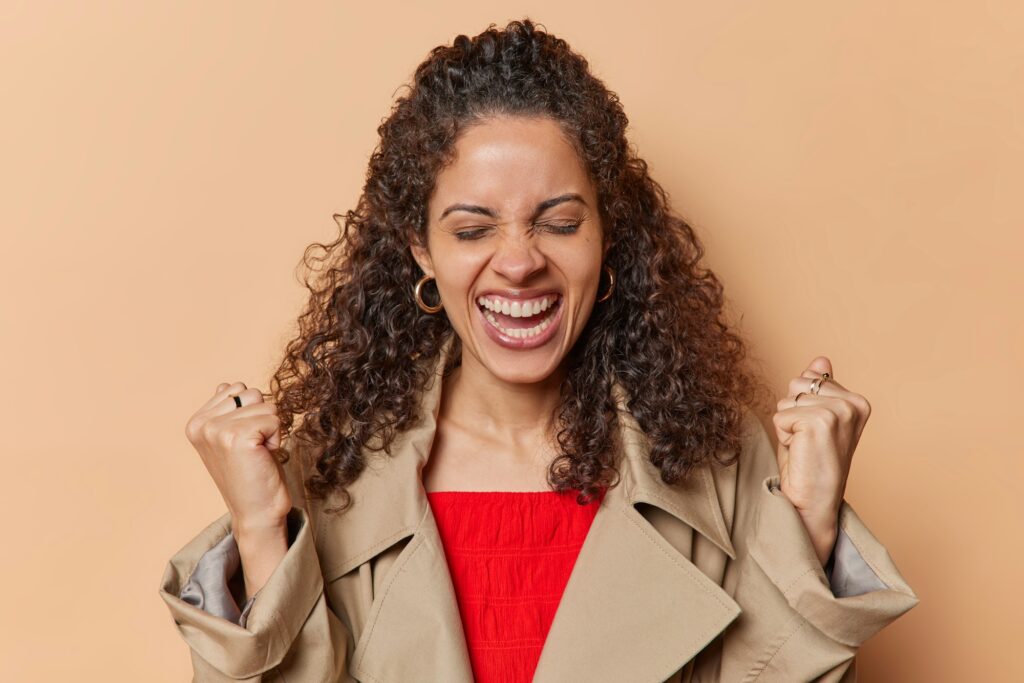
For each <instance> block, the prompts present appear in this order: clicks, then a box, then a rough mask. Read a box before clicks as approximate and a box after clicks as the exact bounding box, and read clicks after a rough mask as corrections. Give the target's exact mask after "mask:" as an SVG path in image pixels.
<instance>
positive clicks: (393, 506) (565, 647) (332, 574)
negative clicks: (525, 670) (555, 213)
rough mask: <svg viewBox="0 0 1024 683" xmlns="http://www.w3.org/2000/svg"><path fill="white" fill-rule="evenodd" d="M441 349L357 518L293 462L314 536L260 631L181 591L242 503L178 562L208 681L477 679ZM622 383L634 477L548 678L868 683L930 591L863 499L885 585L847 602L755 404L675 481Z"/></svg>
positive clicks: (190, 638) (278, 575) (847, 525)
mask: <svg viewBox="0 0 1024 683" xmlns="http://www.w3.org/2000/svg"><path fill="white" fill-rule="evenodd" d="M450 346H451V345H450V344H449V345H448V346H446V347H445V353H447V351H448V349H450ZM443 362H444V355H443V354H442V357H441V358H440V359H439V360H438V363H437V366H436V370H435V375H434V378H433V380H432V382H431V384H430V386H428V388H427V390H426V391H425V392H424V396H423V404H422V405H423V408H424V410H423V413H422V415H423V417H422V419H421V421H420V422H419V423H418V424H417V426H415V427H414V428H412V429H411V430H409V431H406V432H405V433H403V434H401V435H400V436H399V438H398V439H396V441H395V443H394V448H393V451H392V453H393V455H392V456H391V457H390V458H389V457H387V456H386V455H384V454H374V455H373V456H371V460H370V465H369V466H368V468H367V470H366V471H365V472H364V473H363V474H362V475H361V477H360V478H359V479H358V480H357V481H356V482H355V483H354V484H353V485H352V487H351V488H350V491H351V493H352V496H353V502H354V505H353V507H352V508H350V509H349V510H348V511H347V512H345V513H344V514H342V515H341V516H340V517H338V516H336V515H324V514H322V513H321V512H320V508H321V507H322V506H324V503H323V502H321V501H315V500H307V498H306V496H305V495H304V492H303V489H302V485H301V481H302V478H303V477H304V476H305V475H306V471H307V470H306V467H305V466H304V464H303V457H302V454H301V453H293V455H292V458H291V459H290V461H289V463H288V464H287V465H286V466H285V469H286V477H287V483H288V486H289V488H290V491H291V495H292V497H293V501H294V507H293V509H292V511H291V513H290V518H289V521H290V522H291V523H292V524H293V525H294V526H293V528H296V527H297V529H298V531H297V535H296V536H295V539H294V541H293V542H292V544H291V546H290V547H289V550H288V553H287V555H286V556H285V557H284V559H283V560H282V562H281V564H280V565H279V566H278V567H277V568H276V570H275V571H274V573H273V574H272V575H271V577H270V579H269V580H268V582H267V583H266V584H265V585H264V587H263V588H262V589H261V590H260V591H259V592H258V593H257V595H256V598H255V601H254V603H253V604H252V606H251V609H250V612H249V613H248V616H247V623H246V625H245V627H242V626H239V625H238V624H236V623H232V622H231V621H228V620H227V619H225V618H222V617H219V616H215V615H214V614H211V613H209V612H206V611H204V610H202V609H199V608H197V607H195V606H194V605H192V604H188V603H186V602H184V601H182V600H181V598H180V597H178V596H179V591H180V590H181V587H182V585H183V584H184V582H186V581H187V580H188V578H189V576H190V575H191V573H192V572H193V570H194V569H195V567H196V564H197V562H198V560H199V558H200V557H201V556H202V555H203V554H204V553H205V552H206V551H208V550H209V549H210V548H212V547H213V546H214V545H215V544H216V543H217V542H218V541H220V540H221V539H222V538H224V537H225V535H226V534H228V533H229V532H230V531H231V518H230V514H229V513H225V514H224V515H223V516H221V517H220V518H219V519H217V520H216V521H214V522H213V523H212V524H210V525H209V526H208V527H207V528H206V529H204V530H203V531H202V532H201V533H200V534H199V535H198V536H196V537H195V538H194V539H193V540H191V541H190V542H189V543H188V544H187V545H185V546H184V547H183V548H182V549H181V550H180V551H178V552H177V553H176V554H174V556H173V557H172V558H171V559H170V561H169V563H168V564H167V567H166V571H165V572H164V575H163V578H162V581H161V585H160V589H159V594H160V597H161V598H162V599H163V600H164V601H165V602H166V603H167V605H168V607H169V608H170V611H171V613H172V615H173V617H174V621H175V624H176V625H177V628H178V630H179V632H180V633H181V635H182V636H183V638H184V639H185V642H186V643H187V644H188V646H189V648H190V650H191V656H192V664H193V668H194V672H195V677H194V679H193V680H194V681H196V682H201V683H220V682H222V681H239V680H241V681H252V682H255V681H262V682H264V683H269V682H271V681H273V682H275V683H281V682H285V681H287V682H288V683H328V682H330V683H335V682H340V681H366V682H370V683H410V682H417V683H418V682H421V681H423V682H428V683H434V682H437V683H470V682H471V681H472V680H473V679H472V671H471V667H470V660H469V656H468V653H467V649H466V644H465V639H464V635H463V631H462V624H461V620H460V618H459V611H458V605H457V602H456V598H455V593H454V591H453V587H452V582H451V577H450V575H449V573H448V567H447V564H446V561H445V556H444V551H443V548H442V546H441V542H440V538H439V536H438V530H437V526H436V524H435V521H434V517H433V515H432V513H431V509H430V506H429V504H428V502H427V498H426V494H425V491H424V489H423V486H422V480H421V477H420V474H421V470H422V468H423V465H424V463H425V462H426V460H427V458H428V457H429V453H430V448H431V442H432V440H433V436H434V431H435V426H436V417H437V410H438V405H439V398H440V392H441V385H442V382H441V381H440V379H439V374H437V373H439V372H440V369H441V368H442V367H443ZM623 396H624V394H623V392H622V390H621V387H619V386H616V397H617V399H618V400H619V402H620V411H621V418H622V424H623V427H622V432H621V435H622V440H621V443H622V448H623V453H622V456H623V459H622V461H621V464H620V467H619V470H620V472H621V475H622V476H621V480H620V482H619V484H618V485H617V486H615V487H613V488H611V489H610V490H609V491H608V492H607V494H606V495H605V497H604V500H603V501H602V503H601V507H600V508H599V510H598V511H597V513H596V516H595V518H594V521H593V524H592V526H591V528H590V531H589V533H588V535H587V537H586V539H585V541H584V543H583V547H582V548H581V550H580V554H579V556H578V558H577V561H576V564H575V566H574V568H573V570H572V573H571V575H570V578H569V582H568V584H567V586H566V588H565V592H564V594H563V597H562V599H561V602H560V603H559V606H558V608H557V611H556V614H555V617H554V621H553V622H552V625H551V629H550V632H549V634H548V636H547V640H546V641H545V644H544V647H543V650H542V652H541V655H540V660H539V662H538V665H537V669H536V674H535V677H534V681H535V682H536V683H563V682H571V681H591V682H605V681H607V682H609V683H660V682H663V681H671V682H673V683H677V682H678V683H682V682H684V681H685V682H690V683H698V682H699V683H710V682H712V681H723V682H725V681H728V682H737V683H739V682H740V681H761V682H763V683H769V682H771V683H774V682H783V681H784V682H786V683H794V682H799V681H821V682H826V681H827V682H837V683H838V682H841V683H851V682H852V681H855V680H856V662H855V659H854V657H855V655H856V652H857V648H858V647H859V646H860V645H861V643H863V642H864V641H865V640H867V639H868V638H869V637H871V636H872V635H874V634H875V633H876V632H878V631H879V630H880V629H881V628H883V627H884V626H886V625H887V624H889V623H890V622H891V621H893V620H894V619H896V618H897V617H899V616H900V615H902V614H903V613H905V612H907V611H908V610H909V609H911V608H912V607H914V606H915V605H916V604H917V603H918V597H917V596H916V595H915V593H914V592H913V591H912V590H911V588H910V586H909V585H907V582H906V581H905V580H904V579H903V577H902V576H901V575H900V573H899V571H898V570H897V568H896V565H895V564H894V563H893V560H892V559H891V558H890V556H889V553H888V552H887V551H886V549H885V547H884V546H883V545H882V544H881V543H880V542H879V541H878V540H877V539H876V538H875V536H874V535H873V534H872V533H871V532H870V531H869V530H868V528H867V527H866V526H865V524H864V523H863V522H862V521H861V519H860V518H859V517H858V516H857V514H856V513H855V512H854V510H853V508H852V507H851V506H850V504H849V503H847V502H845V501H844V502H843V505H842V509H841V511H840V514H839V525H840V530H841V532H840V536H841V537H842V536H843V534H845V535H846V537H845V538H844V539H843V542H844V543H847V546H848V547H850V548H855V549H856V552H857V553H859V557H858V558H857V561H858V562H861V563H862V564H865V565H866V567H865V570H866V571H867V569H866V568H867V567H870V571H869V573H871V572H873V574H874V577H877V581H876V583H877V586H878V588H877V589H872V590H868V591H867V592H864V593H861V594H859V595H851V596H848V597H836V596H835V595H834V594H833V592H832V590H831V589H830V585H829V580H828V577H826V575H825V572H824V569H823V567H822V566H821V564H820V563H819V561H818V559H817V557H816V555H815V552H814V549H813V546H812V545H811V541H810V538H809V536H808V534H807V532H806V530H805V528H804V526H803V523H802V522H801V520H800V517H799V516H798V514H797V512H796V509H795V508H794V507H793V505H792V504H791V503H790V502H789V499H788V498H786V497H785V496H784V495H783V494H782V493H781V491H780V490H779V489H778V485H779V472H778V466H777V464H776V458H775V452H774V446H773V444H772V442H771V441H770V440H769V437H768V434H767V432H766V431H765V429H764V427H763V426H762V425H761V423H760V421H759V420H758V419H757V418H756V417H755V416H754V415H753V414H752V413H748V414H747V416H746V425H747V428H748V436H747V438H746V440H745V444H744V447H743V449H742V451H741V454H740V458H739V461H738V463H737V464H735V465H733V466H731V467H729V468H720V467H717V466H716V467H715V468H712V469H702V470H700V471H699V472H698V473H697V475H696V476H695V477H693V478H692V479H691V480H690V481H689V483H687V484H686V485H678V486H674V487H669V486H667V485H665V484H664V483H663V482H662V481H661V480H660V478H659V477H658V472H657V469H656V468H655V467H653V466H652V465H651V464H650V463H649V462H648V461H647V455H646V451H645V447H644V438H643V433H642V431H641V430H640V428H639V426H638V425H637V423H636V421H635V420H634V419H633V418H632V416H631V415H630V414H629V413H628V411H626V410H625V408H624V403H623V402H622V401H623ZM329 502H331V501H330V499H329V500H328V503H329ZM335 502H336V501H335ZM874 577H872V580H874ZM883 586H884V587H883Z"/></svg>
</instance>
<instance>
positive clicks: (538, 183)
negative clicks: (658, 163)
mask: <svg viewBox="0 0 1024 683" xmlns="http://www.w3.org/2000/svg"><path fill="white" fill-rule="evenodd" d="M564 192H578V193H580V194H582V195H583V196H585V197H591V196H592V187H591V184H590V180H589V178H588V176H587V172H586V169H585V168H584V166H583V162H582V161H581V160H580V158H579V155H578V154H577V153H576V150H575V149H574V148H573V146H572V145H571V144H570V143H569V141H568V140H567V139H566V138H565V136H564V135H563V133H562V129H561V128H560V127H559V125H558V124H557V123H556V122H555V121H553V120H551V119H549V118H523V117H500V118H493V119H487V120H486V121H485V122H483V123H479V124H475V125H473V126H471V127H469V128H468V129H466V130H464V131H463V132H462V134H461V136H460V137H459V139H458V140H457V141H456V143H455V158H454V161H453V162H452V163H451V164H449V165H448V166H447V167H445V168H444V169H443V170H442V171H441V172H440V173H439V174H438V177H437V181H436V183H435V185H434V192H433V194H432V195H431V200H430V216H431V218H432V219H436V218H437V216H438V215H439V214H440V212H441V211H443V210H444V206H446V205H447V204H448V203H449V202H472V203H475V204H482V205H485V206H489V207H492V208H494V209H497V210H498V211H500V212H501V213H502V214H506V213H508V214H516V213H521V212H524V211H527V212H528V211H532V210H533V209H534V207H536V205H537V203H538V202H540V201H543V200H544V199H547V198H549V197H551V196H554V195H558V194H561V193H564Z"/></svg>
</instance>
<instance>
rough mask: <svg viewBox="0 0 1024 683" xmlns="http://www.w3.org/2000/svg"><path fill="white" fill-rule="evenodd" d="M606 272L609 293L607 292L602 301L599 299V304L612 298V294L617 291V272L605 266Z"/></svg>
mask: <svg viewBox="0 0 1024 683" xmlns="http://www.w3.org/2000/svg"><path fill="white" fill-rule="evenodd" d="M604 270H605V272H606V273H608V291H607V292H605V293H604V295H603V296H602V297H601V298H600V299H598V301H599V302H600V301H607V300H608V297H610V296H611V295H612V292H613V291H615V271H614V270H612V269H611V268H609V267H608V266H605V267H604Z"/></svg>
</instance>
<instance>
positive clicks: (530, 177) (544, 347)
mask: <svg viewBox="0 0 1024 683" xmlns="http://www.w3.org/2000/svg"><path fill="white" fill-rule="evenodd" d="M455 152H456V156H455V160H454V161H453V162H452V163H451V164H449V165H448V166H446V167H445V168H444V169H443V170H442V171H441V172H440V173H439V174H438V176H437V179H436V183H435V185H434V191H433V194H432V195H431V197H430V200H429V204H428V237H427V239H428V248H427V249H424V248H423V247H421V246H418V245H413V246H412V247H410V248H411V250H412V253H413V256H414V258H415V259H416V261H417V262H418V263H419V265H420V267H421V268H422V269H423V272H425V273H426V274H428V275H431V276H433V277H434V278H435V284H436V285H437V289H438V292H439V293H440V296H441V302H442V303H443V304H444V309H445V312H446V313H447V315H448V319H449V321H450V322H451V324H452V326H453V327H454V328H455V332H456V333H457V334H458V335H459V337H460V339H461V340H462V344H463V352H464V353H470V354H472V355H473V356H474V357H475V359H476V360H477V361H479V363H480V364H482V365H483V366H485V367H486V368H488V369H489V370H490V371H491V373H493V374H494V375H496V376H498V377H500V378H502V379H504V380H506V381H509V382H537V381H540V380H542V379H544V378H545V377H547V376H548V375H550V374H551V373H552V372H553V371H554V370H555V369H556V368H557V367H558V366H559V365H560V364H561V362H562V359H563V358H564V357H565V355H566V354H567V353H568V351H569V349H570V348H572V345H573V344H574V343H575V342H576V340H577V339H578V338H579V336H580V334H581V333H582V331H583V328H584V326H585V325H586V322H587V320H588V318H589V317H590V313H591V310H592V309H593V307H594V303H595V298H596V296H597V288H598V284H599V282H600V278H601V272H602V270H601V266H602V262H603V261H602V259H603V255H604V251H605V248H604V247H603V246H602V226H601V222H600V218H599V211H598V205H597V193H596V190H595V188H594V186H593V184H592V183H591V181H590V179H589V177H588V175H587V172H586V169H585V168H584V166H583V163H582V161H581V160H580V158H579V156H578V154H577V153H576V151H575V149H574V148H573V147H572V145H571V144H570V143H569V142H568V141H567V140H566V139H565V137H564V135H563V133H562V129H561V128H560V127H559V125H558V124H557V123H556V122H555V121H553V120H552V119H550V118H524V117H495V118H489V119H486V120H485V122H483V123H478V124H475V125H472V126H470V127H468V128H466V129H464V130H463V132H462V134H461V136H460V138H459V139H458V140H457V141H456V143H455ZM464 362H465V356H464Z"/></svg>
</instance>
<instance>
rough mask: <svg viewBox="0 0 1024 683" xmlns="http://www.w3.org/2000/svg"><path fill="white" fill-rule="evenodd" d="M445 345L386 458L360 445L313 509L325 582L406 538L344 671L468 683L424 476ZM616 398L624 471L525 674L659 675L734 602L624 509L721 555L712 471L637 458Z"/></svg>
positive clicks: (639, 438)
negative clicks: (671, 522)
mask: <svg viewBox="0 0 1024 683" xmlns="http://www.w3.org/2000/svg"><path fill="white" fill-rule="evenodd" d="M451 347H452V342H451V339H449V341H448V342H446V343H445V345H444V347H443V349H442V352H441V354H440V357H439V358H438V359H437V360H436V365H435V367H434V374H433V376H432V377H431V379H430V381H429V383H428V385H427V387H426V388H425V390H424V394H423V397H422V400H421V410H422V412H421V419H420V421H419V422H418V423H417V424H416V425H415V426H414V427H413V428H411V429H409V430H406V431H405V432H402V433H400V434H399V435H398V436H397V437H396V439H395V442H394V443H393V445H392V451H391V455H390V456H387V455H381V454H377V453H373V454H369V455H368V457H367V461H368V465H367V468H366V470H365V471H364V472H363V474H362V475H360V477H359V479H358V480H357V481H356V482H355V483H354V484H352V486H350V487H349V492H350V494H351V495H352V502H353V504H352V507H351V508H350V509H349V510H348V511H346V512H345V513H344V514H343V515H341V516H340V517H338V516H331V515H328V516H321V517H318V520H319V528H318V529H317V539H318V541H317V543H318V547H319V548H321V552H320V557H321V563H322V569H323V571H324V576H325V577H326V579H327V580H331V579H333V578H335V577H337V576H340V575H341V574H344V573H346V572H348V571H350V570H352V569H354V568H356V567H358V566H359V565H361V564H363V563H365V562H366V561H368V560H369V559H371V558H372V557H373V556H374V555H376V554H378V553H380V552H382V551H383V550H386V549H387V548H388V547H390V546H392V545H394V544H395V543H397V542H399V541H402V540H404V539H407V538H410V537H411V539H410V540H409V542H408V544H407V545H406V546H405V547H404V548H403V549H402V551H401V553H400V554H399V555H398V557H397V559H396V560H395V564H394V565H393V566H392V567H391V569H390V570H389V571H388V575H387V576H386V577H385V578H384V584H383V587H382V589H381V590H380V591H379V592H378V594H377V595H375V596H374V600H373V606H372V608H371V610H370V612H369V615H368V617H367V622H366V624H365V626H364V627H363V630H362V633H361V634H360V638H359V642H358V643H357V644H356V649H355V652H354V655H353V658H352V663H351V666H352V673H353V674H354V675H355V676H356V677H358V678H359V679H360V680H369V681H375V682H376V683H393V682H394V683H396V682H398V681H408V680H430V681H435V680H436V681H446V682H450V683H472V680H473V677H472V668H471V665H470V660H469V653H468V650H467V648H466V642H465V636H464V632H463V629H462V621H461V619H460V616H459V610H458V603H457V601H456V598H455V592H454V588H453V585H452V581H451V575H450V574H449V572H448V566H447V562H446V560H445V556H444V550H443V546H442V545H441V540H440V535H439V533H438V530H437V525H436V522H435V520H434V516H433V513H432V512H431V510H430V505H429V503H428V501H427V497H426V491H425V490H424V488H423V484H422V476H421V475H422V469H423V466H424V465H425V463H426V461H427V459H428V458H429V457H430V449H431V445H432V443H433V438H434V433H435V431H436V426H437V416H438V409H439V406H440V393H441V387H442V378H441V372H442V370H443V368H444V366H445V361H446V359H447V355H448V353H449V352H450V350H451ZM615 392H616V398H617V400H618V401H619V403H620V421H621V423H622V425H623V428H622V430H621V431H620V445H621V447H622V451H623V457H622V460H621V461H620V466H619V470H620V473H621V475H622V476H621V480H620V481H619V483H618V485H616V486H614V487H612V488H611V489H610V490H609V491H608V492H607V493H606V495H605V496H604V498H603V500H602V501H601V507H600V508H599V509H598V511H597V513H596V515H595V517H594V521H593V525H592V526H591V529H590V531H589V533H588V535H587V537H586V539H585V540H584V543H583V546H582V548H581V550H580V554H579V556H578V558H577V560H576V563H575V565H574V567H573V570H572V573H571V575H570V577H569V582H568V584H567V586H566V589H565V593H564V594H563V596H562V599H561V602H560V603H559V606H558V608H557V611H556V613H555V617H554V621H553V622H552V625H551V630H550V632H549V634H548V637H547V640H546V641H545V644H544V648H543V650H542V652H541V656H540V661H539V663H538V666H537V671H536V674H535V677H534V681H535V682H536V683H555V682H556V681H566V680H629V681H637V682H638V683H645V682H650V683H660V682H661V681H663V680H665V679H666V678H668V677H669V676H671V675H672V674H673V673H674V672H675V671H677V670H678V669H680V668H681V667H682V666H683V665H684V664H686V662H688V661H689V660H690V659H692V658H693V657H694V656H695V655H696V654H697V653H698V652H699V651H700V650H701V649H702V648H704V647H705V646H706V645H707V644H708V643H709V642H710V641H711V640H713V639H714V638H715V637H716V636H717V635H718V634H719V633H721V631H722V630H723V629H725V627H726V626H728V625H729V624H730V623H731V622H732V621H733V620H734V619H735V618H736V617H737V616H738V615H739V614H740V607H739V605H738V604H737V603H736V602H735V601H734V600H733V599H732V598H731V597H730V596H729V595H728V593H727V592H726V591H725V590H723V589H722V588H721V587H720V586H718V585H717V584H716V583H715V582H714V581H712V580H711V579H710V578H708V577H707V576H706V575H705V574H703V573H702V572H701V571H700V570H699V569H698V568H697V567H696V566H695V565H694V564H693V563H692V562H691V561H690V559H689V558H688V557H686V556H685V555H684V554H682V553H680V552H679V551H677V550H676V549H675V548H674V547H673V546H672V545H670V544H669V543H668V542H667V541H666V540H665V539H664V538H663V537H662V536H661V535H660V534H659V533H658V532H657V530H656V529H655V528H654V527H653V526H652V525H651V524H650V523H649V522H648V521H647V520H646V519H645V518H644V517H643V515H641V514H640V513H639V512H638V511H637V509H636V508H635V507H634V505H635V504H636V503H648V504H651V505H656V506H658V507H660V508H662V509H663V510H666V511H667V512H669V513H671V514H672V515H673V516H675V517H676V518H678V519H679V520H681V521H682V522H684V523H685V524H687V525H689V526H691V527H692V528H693V529H695V530H696V531H697V532H698V533H700V534H702V535H704V536H706V537H707V538H708V539H709V540H710V541H711V542H712V543H714V544H715V545H716V546H718V547H719V548H721V549H722V551H723V552H725V553H726V554H728V555H729V556H730V557H732V558H735V556H736V555H735V550H734V549H733V546H732V544H731V543H730V541H729V534H728V532H727V530H726V527H725V522H724V519H723V515H722V511H721V506H720V505H719V504H718V497H717V494H716V491H715V484H714V480H713V478H712V476H711V473H710V472H708V471H707V470H706V468H701V469H699V470H698V471H696V472H695V473H694V476H693V477H692V478H691V479H690V481H689V482H688V483H687V484H685V486H683V485H681V486H677V487H668V486H667V485H666V484H664V483H662V482H661V481H660V478H659V477H658V473H657V469H656V468H655V467H654V466H653V465H651V464H650V462H649V461H648V460H647V452H646V448H645V446H644V437H643V433H642V431H641V430H640V428H639V426H638V425H637V423H636V421H635V419H634V418H633V417H632V415H631V414H630V413H629V412H628V410H627V409H626V408H625V403H624V397H625V395H624V392H623V391H622V389H621V387H620V386H619V385H618V384H616V386H615Z"/></svg>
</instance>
